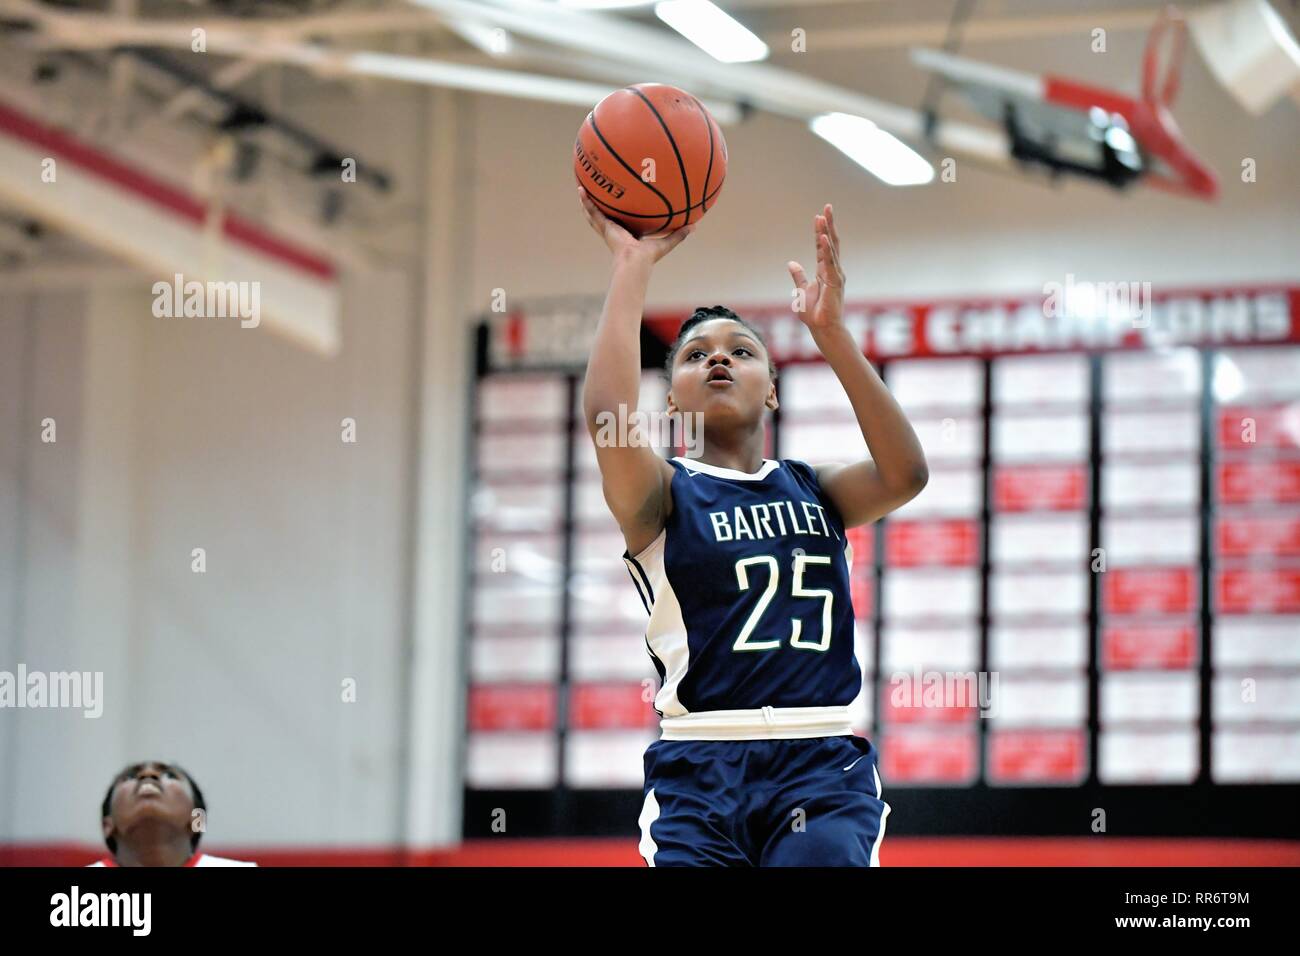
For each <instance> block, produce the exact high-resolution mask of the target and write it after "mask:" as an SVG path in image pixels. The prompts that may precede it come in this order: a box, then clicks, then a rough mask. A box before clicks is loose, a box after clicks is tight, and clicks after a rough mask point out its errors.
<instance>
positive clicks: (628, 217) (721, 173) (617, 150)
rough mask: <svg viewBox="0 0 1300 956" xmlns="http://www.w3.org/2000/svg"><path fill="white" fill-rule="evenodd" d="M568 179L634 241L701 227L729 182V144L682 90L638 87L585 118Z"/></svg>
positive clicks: (706, 113)
mask: <svg viewBox="0 0 1300 956" xmlns="http://www.w3.org/2000/svg"><path fill="white" fill-rule="evenodd" d="M573 172H574V175H575V176H577V179H578V182H579V183H580V184H581V185H582V186H583V187H584V188H585V189H586V190H587V192H588V193H589V194H590V195H591V198H592V200H593V201H594V202H595V203H596V205H597V206H598V207H599V208H600V210H601V212H603V213H604V214H605V215H606V216H608V217H609V218H611V219H614V220H617V221H618V222H619V223H621V224H622V225H623V226H624V227H626V228H627V230H628V232H630V233H632V234H633V235H634V236H645V235H650V234H651V233H657V232H665V231H671V230H673V229H679V228H681V227H682V226H686V225H689V224H690V223H693V222H699V221H700V219H701V218H703V216H704V214H705V213H706V212H708V211H709V208H710V207H711V206H712V205H713V203H714V202H715V201H716V200H717V198H718V193H719V192H721V191H722V182H723V180H724V179H725V178H726V175H727V142H726V140H724V139H723V138H722V130H721V129H719V128H718V124H717V121H716V120H714V118H713V117H712V116H711V115H710V114H709V111H708V110H707V109H705V108H704V105H703V104H702V103H701V102H700V101H699V100H697V99H696V98H695V97H694V96H692V95H691V94H690V93H687V92H686V91H685V90H679V89H678V88H677V87H675V86H666V85H664V84H662V83H638V84H636V85H635V86H628V87H624V88H623V89H621V90H616V91H615V92H613V93H610V94H609V95H608V96H606V97H605V98H604V99H603V100H601V101H600V102H599V103H597V104H596V107H595V109H593V110H592V111H591V112H590V113H588V114H587V119H586V120H585V121H584V122H583V124H582V128H581V129H580V130H578V139H577V142H575V143H574V146H573Z"/></svg>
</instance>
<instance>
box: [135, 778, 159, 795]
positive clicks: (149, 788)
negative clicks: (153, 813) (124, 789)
mask: <svg viewBox="0 0 1300 956" xmlns="http://www.w3.org/2000/svg"><path fill="white" fill-rule="evenodd" d="M135 795H136V796H137V797H161V796H162V787H160V786H158V783H157V781H154V780H142V781H140V783H139V785H138V786H137V787H136V788H135Z"/></svg>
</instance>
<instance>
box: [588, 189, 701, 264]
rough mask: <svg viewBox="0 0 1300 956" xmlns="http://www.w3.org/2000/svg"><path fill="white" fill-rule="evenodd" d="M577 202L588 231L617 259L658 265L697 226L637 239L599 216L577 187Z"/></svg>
mask: <svg viewBox="0 0 1300 956" xmlns="http://www.w3.org/2000/svg"><path fill="white" fill-rule="evenodd" d="M578 200H579V202H581V203H582V211H583V213H584V214H585V215H586V217H587V222H589V223H590V224H591V228H592V229H594V230H595V232H596V235H598V236H600V237H601V238H602V239H604V240H605V245H607V246H608V247H609V251H610V252H612V253H614V255H616V256H618V255H630V256H645V257H647V258H649V260H650V261H651V262H652V263H653V262H658V261H659V260H660V259H662V258H663V257H664V256H666V255H668V253H670V252H672V251H673V250H674V249H675V248H677V246H678V245H679V244H680V243H681V241H682V240H683V239H685V238H686V237H687V236H689V235H690V234H691V233H692V232H694V231H695V225H696V224H695V223H692V224H691V225H689V226H682V227H681V228H680V229H674V230H673V231H672V232H660V233H655V234H654V235H650V236H642V237H641V238H640V239H638V238H637V237H636V236H634V235H632V233H630V232H628V231H627V230H626V229H624V228H623V226H622V224H621V223H618V222H616V221H614V220H613V219H610V218H609V217H608V216H606V215H605V214H604V213H603V212H601V211H600V208H599V207H598V206H597V205H596V204H595V203H594V202H592V201H591V196H589V195H588V194H587V190H586V189H584V188H583V187H582V186H579V187H578Z"/></svg>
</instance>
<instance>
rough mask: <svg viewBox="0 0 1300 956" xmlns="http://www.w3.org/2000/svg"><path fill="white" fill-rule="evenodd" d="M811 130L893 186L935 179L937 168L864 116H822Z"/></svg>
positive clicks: (811, 124) (815, 120) (915, 183)
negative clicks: (935, 169)
mask: <svg viewBox="0 0 1300 956" xmlns="http://www.w3.org/2000/svg"><path fill="white" fill-rule="evenodd" d="M808 126H809V128H810V129H811V130H812V131H813V132H814V133H816V134H817V135H818V136H820V137H821V138H822V139H824V140H826V142H828V143H830V144H831V145H832V146H834V147H835V148H836V149H838V150H839V151H840V152H841V153H843V154H844V155H845V156H847V157H848V158H849V159H851V160H853V161H854V162H855V163H857V164H858V165H859V166H861V167H862V168H863V169H865V170H866V171H867V172H869V173H871V175H873V176H875V177H876V178H878V179H880V180H882V181H884V182H886V183H888V184H889V185H891V186H920V185H922V184H924V183H928V182H929V181H930V180H932V179H934V167H933V166H931V165H930V164H929V162H928V161H927V160H926V159H925V157H923V156H921V155H920V154H919V153H917V152H916V151H915V150H914V149H912V147H910V146H908V145H907V144H906V143H904V142H903V141H902V140H899V139H897V138H895V137H894V136H893V135H892V134H890V133H886V132H885V131H884V130H883V129H881V128H880V127H879V126H877V125H876V124H875V123H873V122H871V120H869V119H863V118H862V117H861V116H852V115H850V114H848V113H823V114H822V115H821V116H814V117H813V118H812V119H811V120H810V121H809V123H808Z"/></svg>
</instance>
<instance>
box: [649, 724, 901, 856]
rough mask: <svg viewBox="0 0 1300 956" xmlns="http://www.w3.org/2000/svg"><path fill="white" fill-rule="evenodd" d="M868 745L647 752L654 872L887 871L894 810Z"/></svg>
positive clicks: (691, 746) (720, 743)
mask: <svg viewBox="0 0 1300 956" xmlns="http://www.w3.org/2000/svg"><path fill="white" fill-rule="evenodd" d="M876 758H877V754H876V748H875V747H874V746H873V745H872V744H871V742H870V741H869V740H867V739H866V738H865V737H858V736H855V735H851V734H849V735H843V736H837V737H805V738H800V739H795V740H656V741H655V742H654V743H652V744H651V745H650V746H649V747H648V748H647V749H646V752H645V787H644V789H643V791H642V792H643V796H644V803H643V804H642V809H641V819H640V824H641V846H640V849H641V856H642V857H644V858H645V861H646V863H647V864H648V865H650V866H879V865H880V843H881V840H882V838H883V837H884V835H885V819H886V818H887V817H888V816H889V804H887V803H885V802H884V800H882V799H881V788H880V774H879V772H878V770H877V769H876Z"/></svg>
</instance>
